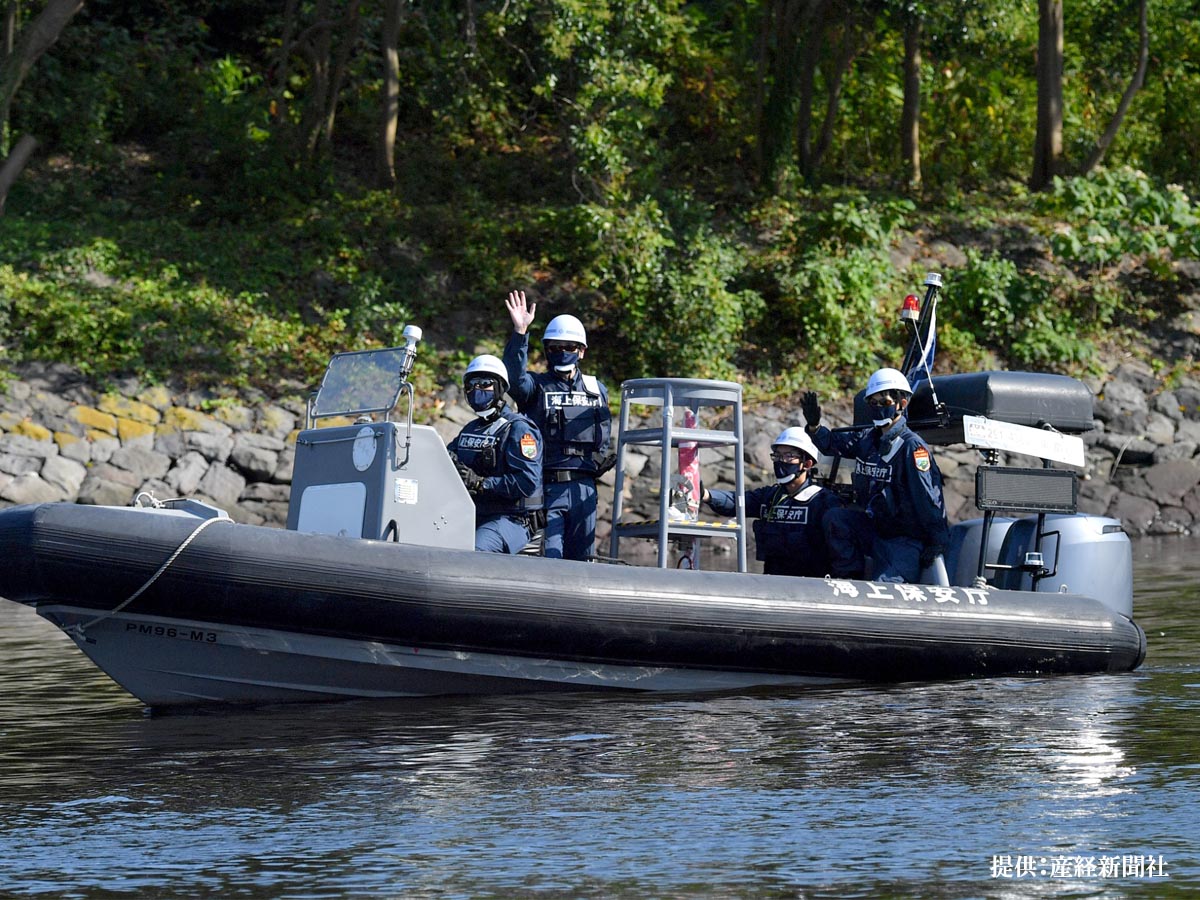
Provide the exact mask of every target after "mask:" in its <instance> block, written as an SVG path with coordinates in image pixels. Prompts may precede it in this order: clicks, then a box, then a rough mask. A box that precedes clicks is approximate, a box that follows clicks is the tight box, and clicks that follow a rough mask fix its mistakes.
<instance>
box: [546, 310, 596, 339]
mask: <svg viewBox="0 0 1200 900" xmlns="http://www.w3.org/2000/svg"><path fill="white" fill-rule="evenodd" d="M542 340H543V341H571V342H572V343H574V344H583V346H585V347H586V346H587V332H586V331H584V330H583V323H582V322H580V321H579V320H578V319H577V318H575V317H574V316H570V315H562V316H555V317H554V318H553V319H551V320H550V324H549V325H547V326H546V331H545V332H544V333H543V334H542Z"/></svg>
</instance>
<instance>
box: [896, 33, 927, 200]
mask: <svg viewBox="0 0 1200 900" xmlns="http://www.w3.org/2000/svg"><path fill="white" fill-rule="evenodd" d="M921 31H922V23H921V19H920V18H919V17H917V16H913V17H911V18H910V19H909V20H908V22H907V24H906V26H905V29H904V105H903V108H902V109H901V111H900V155H901V158H902V161H903V165H904V180H905V181H906V182H907V184H908V187H909V189H910V190H914V191H916V190H920V189H921Z"/></svg>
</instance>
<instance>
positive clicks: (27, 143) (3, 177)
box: [0, 134, 37, 216]
mask: <svg viewBox="0 0 1200 900" xmlns="http://www.w3.org/2000/svg"><path fill="white" fill-rule="evenodd" d="M35 147H37V141H36V140H34V138H33V137H32V136H30V135H28V134H23V135H21V139H20V140H19V141H17V146H16V147H14V148H13V152H12V153H10V154H9V155H8V157H7V158H6V159H5V160H4V162H3V163H0V216H2V215H4V204H5V202H6V201H7V200H8V192H9V190H10V189H11V188H12V186H13V184H14V183H16V180H17V178H18V177H19V176H20V174H21V171H22V170H23V169H24V168H25V164H26V163H27V162H29V157H30V155H31V154H32V153H33V150H34V148H35Z"/></svg>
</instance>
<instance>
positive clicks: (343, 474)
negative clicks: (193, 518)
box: [287, 325, 475, 550]
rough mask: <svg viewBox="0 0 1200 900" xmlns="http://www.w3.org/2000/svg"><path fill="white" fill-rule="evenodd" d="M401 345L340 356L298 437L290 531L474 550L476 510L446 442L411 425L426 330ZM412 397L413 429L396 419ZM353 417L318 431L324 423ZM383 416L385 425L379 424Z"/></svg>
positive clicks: (408, 335)
mask: <svg viewBox="0 0 1200 900" xmlns="http://www.w3.org/2000/svg"><path fill="white" fill-rule="evenodd" d="M404 337H405V340H406V343H405V346H403V347H391V348H388V349H384V350H366V351H359V352H353V353H339V354H337V355H336V356H334V357H333V359H331V360H330V361H329V366H328V368H327V369H326V370H325V376H324V378H323V379H322V380H321V387H320V388H319V389H318V390H317V392H316V393H315V394H314V395H313V396H312V397H311V398H310V400H309V408H308V417H307V421H306V423H305V430H304V431H302V432H300V434H299V436H298V437H297V438H296V462H295V467H294V469H293V473H292V492H291V500H290V503H289V504H288V521H287V527H288V529H289V530H291V531H310V532H318V533H321V534H333V535H340V536H345V537H352V538H369V539H372V540H385V541H386V540H390V541H398V542H402V543H409V544H424V545H426V546H432V547H448V548H453V549H460V550H473V549H474V547H475V504H474V502H473V501H472V500H471V495H470V494H468V493H467V489H466V488H465V487H463V483H462V479H461V478H460V477H459V475H458V472H457V471H456V469H455V468H454V463H453V462H451V460H450V455H449V454H448V453H447V452H446V445H445V444H444V443H443V442H442V438H441V436H440V435H439V434H438V433H437V431H435V430H434V429H433V428H431V427H429V426H428V425H414V424H413V421H412V406H413V389H412V385H411V384H410V383H409V381H408V375H409V373H410V372H411V371H412V366H413V361H414V359H415V357H416V345H417V342H418V341H419V340H420V339H421V329H419V328H417V327H416V326H414V325H409V326H407V327H405V329H404ZM402 392H405V393H407V394H408V421H407V423H405V424H403V425H402V424H400V423H396V422H392V421H390V420H389V415H390V413H391V411H392V409H394V408H395V406H396V403H397V402H398V401H399V399H400V394H401V393H402ZM332 417H355V418H356V419H357V421H355V422H354V424H350V425H335V426H333V427H326V428H317V427H315V423H316V420H317V419H321V418H332ZM376 417H381V418H382V420H381V421H377V420H376Z"/></svg>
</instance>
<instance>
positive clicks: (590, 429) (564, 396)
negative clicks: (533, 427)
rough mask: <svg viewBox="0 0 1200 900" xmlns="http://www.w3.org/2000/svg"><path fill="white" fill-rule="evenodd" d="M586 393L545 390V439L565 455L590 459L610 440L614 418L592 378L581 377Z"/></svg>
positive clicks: (543, 399)
mask: <svg viewBox="0 0 1200 900" xmlns="http://www.w3.org/2000/svg"><path fill="white" fill-rule="evenodd" d="M581 378H582V379H583V386H584V390H582V391H576V390H565V391H561V390H551V389H550V388H548V387H547V386H546V385H543V387H542V410H541V412H542V421H543V424H542V436H543V437H544V438H545V439H546V442H547V444H552V445H554V447H555V449H556V450H557V452H558V453H560V454H561V455H563V456H590V455H591V454H593V453H597V452H598V451H599V450H600V449H601V448H602V447H603V446H604V443H605V440H606V439H607V437H608V433H607V430H606V428H605V425H606V424H607V423H608V422H609V421H610V419H611V416H610V413H609V411H608V406H607V405H606V404H605V403H604V398H603V397H602V396H601V394H600V383H599V382H598V381H597V380H596V378H595V376H593V375H582V376H581Z"/></svg>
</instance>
